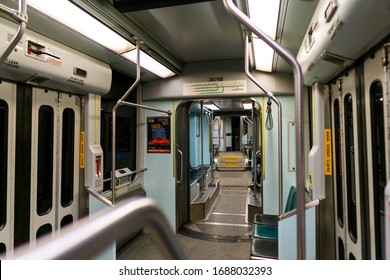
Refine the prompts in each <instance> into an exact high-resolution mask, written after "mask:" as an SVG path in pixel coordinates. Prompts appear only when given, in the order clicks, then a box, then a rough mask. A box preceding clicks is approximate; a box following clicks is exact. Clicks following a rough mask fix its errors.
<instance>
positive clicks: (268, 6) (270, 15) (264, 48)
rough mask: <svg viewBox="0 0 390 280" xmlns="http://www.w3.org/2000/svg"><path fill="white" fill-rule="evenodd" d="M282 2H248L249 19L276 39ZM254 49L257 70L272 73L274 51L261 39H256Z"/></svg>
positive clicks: (249, 0) (251, 0) (260, 0)
mask: <svg viewBox="0 0 390 280" xmlns="http://www.w3.org/2000/svg"><path fill="white" fill-rule="evenodd" d="M279 6H280V0H272V1H265V0H248V9H249V17H250V18H251V20H252V21H253V23H254V24H255V25H256V26H257V27H258V28H260V29H261V30H262V31H263V32H264V33H266V34H267V35H268V36H270V37H271V38H272V39H275V36H276V28H277V24H278V16H279ZM253 49H254V56H255V64H256V69H257V70H262V71H268V72H271V71H272V61H273V57H274V50H273V49H272V48H271V47H269V46H268V45H267V44H265V43H264V42H263V41H262V40H261V39H259V38H257V37H254V39H253Z"/></svg>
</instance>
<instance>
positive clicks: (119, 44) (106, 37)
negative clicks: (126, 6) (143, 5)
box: [27, 0, 135, 54]
mask: <svg viewBox="0 0 390 280" xmlns="http://www.w3.org/2000/svg"><path fill="white" fill-rule="evenodd" d="M27 4H28V5H29V6H31V7H33V8H34V9H36V10H37V11H40V12H43V13H44V14H46V15H48V16H50V17H52V18H53V19H55V20H57V21H58V22H60V23H62V24H65V25H66V26H68V27H70V28H71V29H73V30H75V31H77V32H79V33H81V34H83V35H84V36H86V37H88V38H90V39H92V40H93V41H95V42H97V43H99V44H101V45H103V46H105V47H107V48H109V49H110V50H112V51H114V52H116V53H118V54H121V53H124V52H127V51H130V50H132V49H134V48H135V46H134V45H133V44H131V43H130V42H128V41H127V40H126V39H124V38H123V37H122V36H120V35H119V34H118V33H116V32H114V31H113V30H111V29H110V28H108V27H107V26H105V25H104V24H102V23H101V22H100V21H98V20H97V19H95V18H94V17H92V16H90V15H89V14H88V13H86V12H84V11H83V10H82V9H79V8H78V7H77V6H75V5H74V4H72V3H71V2H70V1H67V0H55V1H54V0H27Z"/></svg>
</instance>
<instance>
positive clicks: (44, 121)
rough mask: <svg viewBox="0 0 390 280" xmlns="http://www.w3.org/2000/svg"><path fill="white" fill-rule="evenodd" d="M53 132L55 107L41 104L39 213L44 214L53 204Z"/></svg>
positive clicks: (39, 125) (38, 181) (39, 122)
mask: <svg viewBox="0 0 390 280" xmlns="http://www.w3.org/2000/svg"><path fill="white" fill-rule="evenodd" d="M53 132H54V111H53V108H52V107H50V106H41V107H40V108H39V117H38V171H37V173H38V180H37V214H38V215H44V214H46V213H48V212H50V210H51V208H52V205H53V199H52V197H53V195H52V194H53V138H54V137H53Z"/></svg>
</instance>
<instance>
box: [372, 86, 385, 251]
mask: <svg viewBox="0 0 390 280" xmlns="http://www.w3.org/2000/svg"><path fill="white" fill-rule="evenodd" d="M370 105H371V141H372V174H373V181H374V182H373V184H374V223H375V226H374V230H375V233H374V234H375V240H376V244H375V247H376V258H377V259H383V258H384V256H382V246H384V244H382V242H383V243H384V233H383V232H382V230H381V228H382V227H381V219H383V217H384V190H385V186H386V158H385V128H384V120H383V88H382V83H381V82H380V81H375V82H373V83H372V84H371V86H370Z"/></svg>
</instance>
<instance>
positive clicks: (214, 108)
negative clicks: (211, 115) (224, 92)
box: [203, 102, 219, 111]
mask: <svg viewBox="0 0 390 280" xmlns="http://www.w3.org/2000/svg"><path fill="white" fill-rule="evenodd" d="M203 106H205V107H206V108H208V109H210V110H213V111H218V110H219V107H218V106H217V105H215V104H214V103H213V102H205V103H203Z"/></svg>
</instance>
